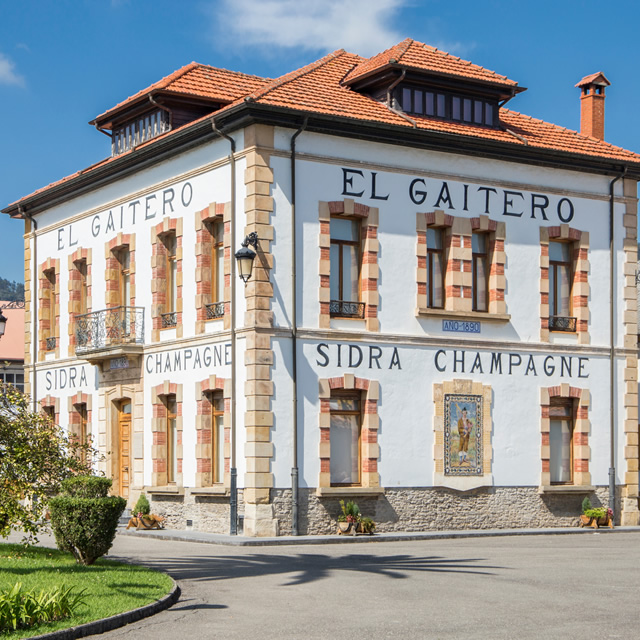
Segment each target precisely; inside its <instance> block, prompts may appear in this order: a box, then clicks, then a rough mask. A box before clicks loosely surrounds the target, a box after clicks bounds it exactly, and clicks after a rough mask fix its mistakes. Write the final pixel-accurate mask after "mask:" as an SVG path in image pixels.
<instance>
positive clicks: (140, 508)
mask: <svg viewBox="0 0 640 640" xmlns="http://www.w3.org/2000/svg"><path fill="white" fill-rule="evenodd" d="M139 513H141V514H142V515H143V516H148V515H149V514H150V513H151V505H150V504H149V501H148V500H147V496H145V495H144V493H141V494H140V497H139V498H138V502H136V506H135V507H134V508H133V515H134V516H137V515H138V514H139Z"/></svg>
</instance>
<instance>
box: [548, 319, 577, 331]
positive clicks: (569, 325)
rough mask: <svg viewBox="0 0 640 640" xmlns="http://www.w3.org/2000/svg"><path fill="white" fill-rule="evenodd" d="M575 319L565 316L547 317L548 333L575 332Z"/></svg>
mask: <svg viewBox="0 0 640 640" xmlns="http://www.w3.org/2000/svg"><path fill="white" fill-rule="evenodd" d="M576 322H577V320H576V318H568V317H566V316H549V331H567V332H569V333H575V332H576Z"/></svg>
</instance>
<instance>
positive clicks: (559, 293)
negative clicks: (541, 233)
mask: <svg viewBox="0 0 640 640" xmlns="http://www.w3.org/2000/svg"><path fill="white" fill-rule="evenodd" d="M570 315H571V244H570V243H568V242H553V241H551V242H549V320H550V323H553V320H552V318H555V317H565V318H566V317H569V316H570Z"/></svg>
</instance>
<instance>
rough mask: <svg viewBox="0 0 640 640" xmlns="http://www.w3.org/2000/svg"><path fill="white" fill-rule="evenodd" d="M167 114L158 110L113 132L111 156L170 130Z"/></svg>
mask: <svg viewBox="0 0 640 640" xmlns="http://www.w3.org/2000/svg"><path fill="white" fill-rule="evenodd" d="M170 128H171V127H170V124H169V114H168V113H167V112H166V111H163V110H161V109H158V110H156V111H152V112H151V113H147V114H146V115H144V116H140V117H139V118H136V119H135V120H133V121H132V122H129V123H127V124H126V125H124V126H122V127H118V128H116V129H114V130H113V138H112V140H111V155H112V156H117V155H120V154H121V153H124V152H125V151H129V150H130V149H133V148H134V147H136V146H137V145H139V144H142V143H143V142H146V141H147V140H151V139H152V138H155V137H157V136H159V135H161V134H163V133H165V132H166V131H169V129H170Z"/></svg>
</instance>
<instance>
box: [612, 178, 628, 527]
mask: <svg viewBox="0 0 640 640" xmlns="http://www.w3.org/2000/svg"><path fill="white" fill-rule="evenodd" d="M626 173H627V167H624V168H623V169H622V172H621V173H620V174H619V175H617V176H616V177H615V178H613V180H611V182H610V183H609V345H610V350H609V416H610V420H609V509H611V511H613V513H614V514H615V504H616V452H615V435H616V421H615V399H616V394H615V393H614V389H615V386H614V385H615V378H616V372H615V359H614V350H615V326H614V321H615V299H616V294H615V285H616V279H615V247H614V240H615V225H614V204H615V195H614V185H615V183H616V182H617V181H618V180H620V179H622V178H623V177H624V176H625V174H626Z"/></svg>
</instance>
